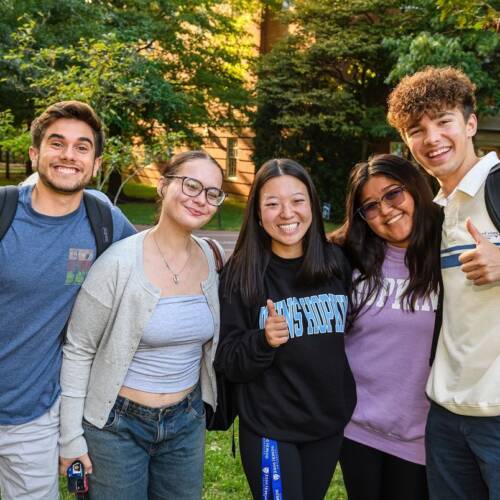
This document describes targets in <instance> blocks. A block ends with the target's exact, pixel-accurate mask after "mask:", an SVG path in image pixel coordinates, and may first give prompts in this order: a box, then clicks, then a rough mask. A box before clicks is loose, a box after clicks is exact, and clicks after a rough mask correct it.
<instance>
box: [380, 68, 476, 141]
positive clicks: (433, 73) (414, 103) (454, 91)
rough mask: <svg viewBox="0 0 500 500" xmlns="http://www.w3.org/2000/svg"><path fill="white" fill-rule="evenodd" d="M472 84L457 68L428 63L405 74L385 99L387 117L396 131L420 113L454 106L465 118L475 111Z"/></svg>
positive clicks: (415, 118)
mask: <svg viewBox="0 0 500 500" xmlns="http://www.w3.org/2000/svg"><path fill="white" fill-rule="evenodd" d="M475 90H476V86H475V85H474V84H473V83H472V82H471V81H470V79H469V77H468V76H467V75H466V74H465V73H464V72H463V71H461V70H459V69H456V68H452V67H445V68H435V67H432V66H429V67H427V68H424V69H423V70H422V71H418V72H417V73H415V74H413V75H409V76H405V77H404V78H403V79H402V80H401V81H400V82H399V84H398V85H397V86H396V87H395V88H394V89H393V91H392V92H391V93H390V95H389V98H388V100H387V102H388V105H389V111H388V113H387V119H388V121H389V123H390V124H391V125H392V126H393V127H395V128H396V129H397V130H399V132H403V131H405V130H407V129H408V128H409V127H410V126H411V125H412V124H414V123H416V122H418V121H419V120H420V118H421V117H422V115H423V114H424V113H428V112H430V113H431V114H433V113H438V112H440V111H443V110H444V109H449V108H455V107H458V108H459V109H460V110H461V111H462V114H463V115H464V119H465V120H467V119H468V118H469V116H470V115H471V114H472V113H475V112H476V98H475V96H474V92H475Z"/></svg>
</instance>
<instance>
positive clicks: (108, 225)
mask: <svg viewBox="0 0 500 500" xmlns="http://www.w3.org/2000/svg"><path fill="white" fill-rule="evenodd" d="M83 201H84V203H85V209H86V210H87V216H88V218H89V221H90V226H91V227H92V232H93V233H94V238H95V244H96V258H97V257H99V255H101V254H102V253H103V252H104V250H106V248H108V247H109V246H110V245H111V243H113V215H112V214H111V207H110V205H109V204H108V203H106V202H105V201H103V200H100V199H99V198H97V196H94V195H92V194H90V193H88V192H86V191H84V192H83Z"/></svg>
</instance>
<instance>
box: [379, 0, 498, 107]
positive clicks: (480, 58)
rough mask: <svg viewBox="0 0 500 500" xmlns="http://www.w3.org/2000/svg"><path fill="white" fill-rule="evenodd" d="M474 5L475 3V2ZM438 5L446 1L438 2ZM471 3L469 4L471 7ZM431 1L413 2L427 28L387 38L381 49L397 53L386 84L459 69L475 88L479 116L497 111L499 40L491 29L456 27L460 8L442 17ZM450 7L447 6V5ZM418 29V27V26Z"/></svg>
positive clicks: (460, 25) (422, 27) (439, 0)
mask: <svg viewBox="0 0 500 500" xmlns="http://www.w3.org/2000/svg"><path fill="white" fill-rule="evenodd" d="M476 3H477V2H476ZM438 4H439V5H444V4H446V2H443V1H441V0H438ZM472 4H474V2H471V3H470V6H471V7H472ZM439 5H438V6H436V4H435V2H434V1H430V0H419V1H414V2H413V8H414V10H415V11H418V12H419V17H420V18H422V19H424V20H428V22H427V25H424V26H421V27H420V30H419V29H415V30H414V31H412V32H411V33H409V34H408V35H406V36H402V37H399V38H395V37H392V38H388V39H386V40H385V41H384V47H386V48H387V50H388V51H391V52H395V53H397V54H398V59H397V61H396V64H395V65H394V66H393V68H392V70H391V72H390V73H389V75H388V78H387V81H388V82H389V83H393V84H395V83H397V82H398V81H399V80H400V79H401V78H402V77H403V76H404V75H407V74H411V73H413V72H415V71H418V70H419V69H421V68H423V67H425V66H428V65H431V66H454V67H457V68H461V69H463V70H464V71H465V73H466V74H467V75H469V77H470V78H471V79H472V81H473V82H474V83H475V84H476V86H477V97H478V110H479V113H480V114H494V113H498V111H500V88H499V86H498V82H499V81H500V37H499V36H498V33H496V32H495V31H494V30H484V29H481V30H479V29H476V26H475V25H471V26H468V27H467V26H466V25H464V24H463V23H462V22H460V23H458V25H457V17H456V15H458V16H459V15H461V14H460V12H461V10H460V8H459V5H458V4H457V11H456V13H455V14H453V15H449V16H443V15H442V12H445V11H441V10H440V9H439V8H438V7H439ZM447 7H449V6H447ZM417 28H418V27H417Z"/></svg>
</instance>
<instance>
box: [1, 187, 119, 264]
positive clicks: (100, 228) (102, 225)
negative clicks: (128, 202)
mask: <svg viewBox="0 0 500 500" xmlns="http://www.w3.org/2000/svg"><path fill="white" fill-rule="evenodd" d="M18 198H19V189H18V188H17V186H5V187H0V240H1V239H2V238H3V237H4V235H5V233H6V232H7V230H8V229H9V227H10V225H11V224H12V221H13V220H14V215H15V214H16V210H17V200H18ZM83 201H84V203H85V209H86V210H87V216H88V218H89V221H90V226H91V227H92V232H93V233H94V238H95V243H96V257H99V255H101V254H102V253H103V252H104V250H106V248H108V247H109V246H110V245H111V243H112V242H113V216H112V214H111V207H110V206H109V204H108V203H106V202H104V201H102V200H100V199H99V198H97V197H96V196H94V195H92V194H90V193H88V192H86V191H84V192H83Z"/></svg>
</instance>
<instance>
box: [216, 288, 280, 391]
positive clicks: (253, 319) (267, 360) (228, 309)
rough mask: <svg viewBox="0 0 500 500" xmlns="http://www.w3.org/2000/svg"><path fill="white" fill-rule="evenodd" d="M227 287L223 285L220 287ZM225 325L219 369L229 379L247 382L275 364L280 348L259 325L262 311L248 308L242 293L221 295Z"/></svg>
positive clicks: (222, 315)
mask: <svg viewBox="0 0 500 500" xmlns="http://www.w3.org/2000/svg"><path fill="white" fill-rule="evenodd" d="M220 290H223V284H222V285H221V287H220ZM220 308H221V328H220V340H219V346H218V348H217V353H216V356H215V370H216V371H218V372H221V373H224V374H225V376H226V377H227V379H228V380H230V381H231V382H235V383H246V382H250V381H251V380H253V379H255V378H256V377H258V376H259V375H260V374H261V373H262V372H263V371H264V370H266V369H267V368H268V367H269V366H271V365H272V363H273V360H274V356H275V353H276V349H275V348H273V347H271V346H270V345H269V344H268V343H267V340H266V338H265V334H264V330H262V329H260V328H258V311H256V310H254V309H256V308H251V307H247V306H246V305H245V304H244V303H243V300H242V298H241V295H240V294H239V293H234V292H233V293H232V294H231V295H230V296H229V297H227V296H224V295H223V294H222V293H221V294H220Z"/></svg>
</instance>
